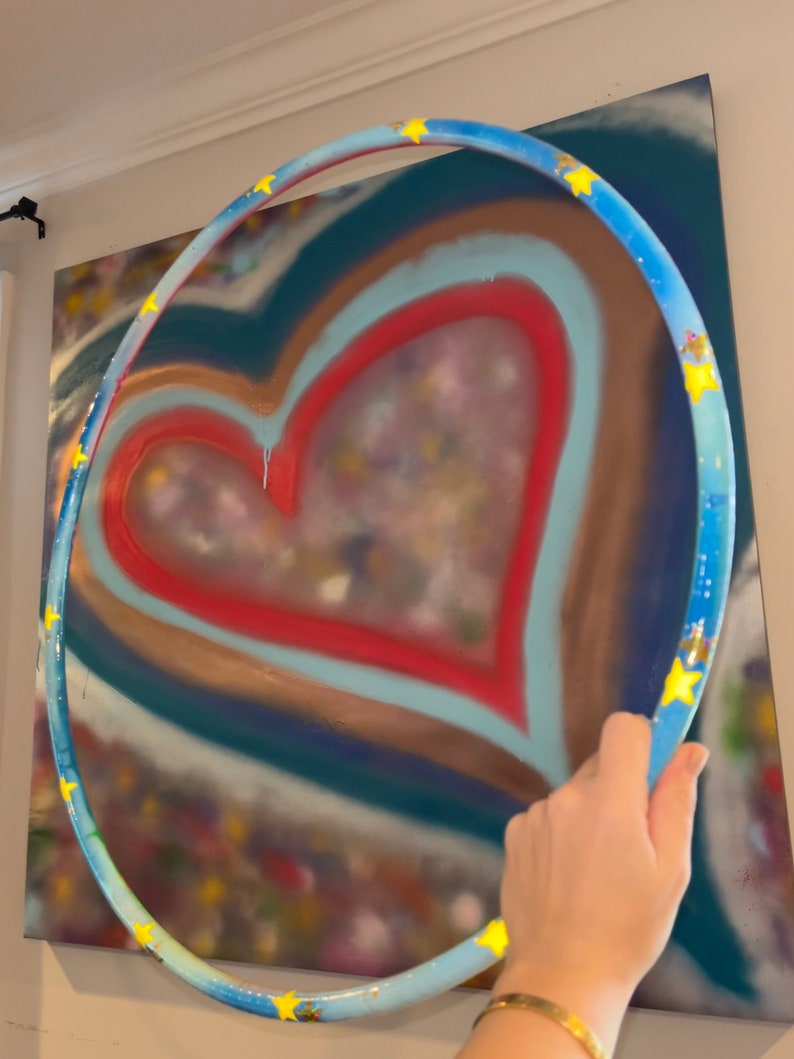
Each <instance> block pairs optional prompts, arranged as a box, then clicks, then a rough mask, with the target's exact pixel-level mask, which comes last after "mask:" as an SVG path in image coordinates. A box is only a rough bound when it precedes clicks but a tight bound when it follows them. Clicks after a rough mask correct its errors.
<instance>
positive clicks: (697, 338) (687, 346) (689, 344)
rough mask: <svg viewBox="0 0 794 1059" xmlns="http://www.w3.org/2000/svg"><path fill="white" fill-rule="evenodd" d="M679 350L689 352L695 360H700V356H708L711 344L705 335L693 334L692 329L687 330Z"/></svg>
mask: <svg viewBox="0 0 794 1059" xmlns="http://www.w3.org/2000/svg"><path fill="white" fill-rule="evenodd" d="M681 352H682V353H691V354H692V356H693V357H694V358H695V360H700V358H701V357H705V356H708V354H709V353H710V352H711V346H710V345H709V340H708V338H707V337H706V336H705V335H698V334H695V332H694V331H687V333H686V342H684V344H683V346H681Z"/></svg>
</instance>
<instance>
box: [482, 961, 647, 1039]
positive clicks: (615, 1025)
mask: <svg viewBox="0 0 794 1059" xmlns="http://www.w3.org/2000/svg"><path fill="white" fill-rule="evenodd" d="M633 992H634V989H633V986H631V985H630V984H629V983H627V982H622V981H620V980H618V979H616V978H614V977H610V976H609V975H604V974H601V973H600V972H599V971H598V968H593V969H591V968H585V967H575V966H554V965H551V964H544V965H539V964H533V963H532V962H530V961H528V960H512V961H509V962H508V964H507V966H506V967H505V969H504V970H503V971H502V973H501V974H500V975H499V978H498V979H497V981H496V984H495V985H494V988H493V996H495V997H497V996H502V995H504V994H505V993H529V994H531V995H533V996H538V997H542V998H543V999H544V1000H550V1001H552V1002H553V1003H555V1004H559V1005H560V1006H561V1007H563V1008H566V1009H567V1010H568V1011H571V1012H573V1014H575V1015H578V1016H579V1018H581V1019H583V1020H584V1021H585V1022H586V1023H587V1025H588V1026H589V1027H590V1028H591V1029H592V1030H593V1031H594V1032H595V1033H596V1034H597V1035H598V1036H599V1037H600V1038H601V1040H602V1041H603V1043H604V1046H605V1048H606V1049H607V1051H608V1052H609V1053H610V1054H611V1053H612V1051H613V1050H614V1047H615V1042H616V1041H617V1037H618V1032H619V1030H620V1025H621V1023H622V1021H623V1017H624V1015H625V1014H626V1009H627V1008H628V1006H629V1002H630V1000H631V997H632V994H633Z"/></svg>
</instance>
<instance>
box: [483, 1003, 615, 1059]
mask: <svg viewBox="0 0 794 1059" xmlns="http://www.w3.org/2000/svg"><path fill="white" fill-rule="evenodd" d="M505 1008H524V1010H526V1011H534V1012H536V1013H537V1014H538V1015H543V1016H544V1018H547V1019H550V1020H551V1021H552V1022H556V1023H557V1024H558V1025H559V1026H562V1028H563V1029H564V1030H567V1031H568V1033H570V1034H571V1036H572V1037H575V1038H576V1040H577V1041H578V1042H579V1043H580V1044H581V1046H582V1047H583V1048H584V1050H585V1051H586V1052H587V1054H588V1055H589V1056H590V1059H609V1056H608V1055H607V1053H606V1051H605V1050H604V1046H603V1044H602V1043H601V1041H599V1039H598V1037H596V1035H595V1034H594V1033H593V1031H592V1030H591V1029H590V1027H589V1026H588V1025H587V1023H586V1022H584V1021H583V1020H582V1019H580V1018H579V1016H578V1015H574V1014H573V1013H572V1012H571V1011H567V1010H566V1009H565V1008H562V1007H560V1006H559V1004H553V1003H552V1002H551V1001H550V1000H544V999H543V998H542V997H539V996H530V995H529V994H528V993H506V994H505V995H504V996H497V997H494V998H493V1000H492V1001H491V1002H490V1004H489V1005H488V1006H487V1007H486V1008H485V1009H484V1010H483V1011H481V1012H480V1014H479V1015H478V1016H477V1018H476V1019H475V1020H474V1026H473V1027H472V1028H473V1029H474V1028H476V1027H477V1025H478V1024H479V1023H480V1021H481V1020H482V1019H484V1018H485V1016H486V1015H490V1014H491V1013H492V1012H494V1011H502V1010H504V1009H505Z"/></svg>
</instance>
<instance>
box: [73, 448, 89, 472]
mask: <svg viewBox="0 0 794 1059" xmlns="http://www.w3.org/2000/svg"><path fill="white" fill-rule="evenodd" d="M87 459H88V457H87V456H86V454H85V453H84V452H83V446H82V445H78V446H77V448H76V449H75V450H74V456H72V470H73V471H76V470H77V468H78V467H79V466H80V464H81V463H85V462H86V461H87Z"/></svg>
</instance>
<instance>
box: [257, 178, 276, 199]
mask: <svg viewBox="0 0 794 1059" xmlns="http://www.w3.org/2000/svg"><path fill="white" fill-rule="evenodd" d="M275 179H276V174H275V173H270V174H269V175H268V176H264V177H262V179H261V180H260V181H259V183H258V184H254V192H255V193H256V192H257V191H264V193H265V194H266V195H272V194H273V188H272V184H273V181H274V180H275Z"/></svg>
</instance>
